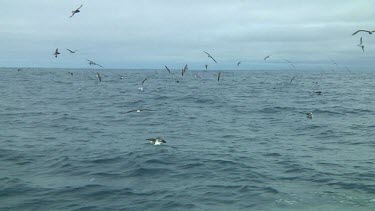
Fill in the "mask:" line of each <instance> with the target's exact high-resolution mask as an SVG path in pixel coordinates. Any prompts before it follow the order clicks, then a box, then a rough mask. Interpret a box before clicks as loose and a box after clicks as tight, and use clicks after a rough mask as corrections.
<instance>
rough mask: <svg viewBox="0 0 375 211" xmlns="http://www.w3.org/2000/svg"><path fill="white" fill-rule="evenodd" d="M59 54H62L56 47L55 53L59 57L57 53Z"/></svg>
mask: <svg viewBox="0 0 375 211" xmlns="http://www.w3.org/2000/svg"><path fill="white" fill-rule="evenodd" d="M59 54H60V52H59V49H58V48H56V50H55V53H54V54H53V55H55V57H56V58H57V55H59Z"/></svg>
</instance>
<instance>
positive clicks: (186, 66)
mask: <svg viewBox="0 0 375 211" xmlns="http://www.w3.org/2000/svg"><path fill="white" fill-rule="evenodd" d="M186 70H188V65H185V67H184V68H182V70H181V75H182V76H184V75H185V72H186Z"/></svg>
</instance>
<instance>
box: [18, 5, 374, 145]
mask: <svg viewBox="0 0 375 211" xmlns="http://www.w3.org/2000/svg"><path fill="white" fill-rule="evenodd" d="M82 7H83V5H81V6H79V7H78V8H77V9H75V10H73V11H72V14H71V15H70V18H72V17H73V16H74V15H76V14H77V13H80V12H81V11H80V9H81V8H82ZM374 32H375V30H372V31H370V30H362V29H361V30H357V31H356V32H354V33H353V34H352V36H354V35H356V34H358V33H368V34H370V35H371V34H373V33H374ZM357 46H358V47H360V48H361V49H362V51H363V52H364V51H365V46H364V42H363V37H362V36H361V37H360V40H359V44H358V45H357ZM66 50H67V51H68V52H70V53H71V54H74V53H76V52H78V50H71V49H68V48H67V49H66ZM203 52H204V53H205V54H206V55H207V57H208V58H210V59H211V60H212V61H213V62H215V63H218V62H217V60H216V59H215V58H214V57H213V56H212V55H211V54H210V53H208V52H206V51H203ZM59 54H60V52H59V49H58V48H56V50H55V52H54V54H53V55H54V56H55V57H56V58H57V57H58V55H59ZM269 58H271V55H267V56H266V57H264V59H263V60H264V61H265V60H267V59H269ZM282 60H283V61H284V62H286V63H287V64H289V65H290V66H291V68H293V69H294V70H296V67H295V65H294V64H293V63H292V62H291V61H289V60H287V59H284V58H282ZM86 61H87V62H88V64H89V65H93V66H98V67H101V68H103V66H102V65H100V64H98V63H96V62H94V61H92V60H90V59H86ZM242 62H243V61H239V62H238V63H237V66H240V65H241V63H242ZM332 62H333V63H334V64H335V65H336V66H337V63H336V62H334V61H332ZM165 68H166V70H167V71H168V73H172V72H171V70H170V69H169V68H168V67H167V66H165ZM345 68H346V70H347V71H348V72H350V70H349V68H347V67H346V66H345ZM21 69H22V68H21ZM21 69H18V71H20V70H21ZM205 69H206V70H207V69H208V64H205ZM187 70H188V65H187V64H186V65H185V66H184V67H183V68H182V69H181V76H182V77H183V76H184V75H185V74H186V71H187ZM332 71H333V69H332ZM70 74H71V75H73V73H71V72H70ZM96 76H97V78H98V80H99V82H101V81H102V77H101V75H100V73H99V72H97V73H96ZM150 77H151V76H147V77H146V78H145V79H144V80H143V81H142V82H141V84H142V85H143V84H144V83H145V82H146V81H147V80H148V79H149V78H150ZM194 77H200V76H199V75H198V74H196V75H194ZM216 77H217V81H220V78H221V72H218V74H216ZM295 78H296V76H293V78H292V79H291V80H290V83H292V81H293V80H294V79H295ZM176 82H179V81H178V80H177V81H176ZM316 83H317V82H316ZM139 89H140V90H141V91H143V88H142V87H140V88H139ZM315 94H318V95H320V94H322V92H321V91H317V92H315ZM145 110H148V109H136V110H131V111H128V112H126V113H131V112H138V113H139V112H142V111H145ZM306 116H307V118H309V119H312V118H313V113H312V112H308V113H306ZM146 140H148V141H150V143H151V144H154V145H161V144H164V143H166V141H165V140H164V139H162V138H160V137H157V138H150V139H146Z"/></svg>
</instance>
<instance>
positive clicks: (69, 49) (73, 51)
mask: <svg viewBox="0 0 375 211" xmlns="http://www.w3.org/2000/svg"><path fill="white" fill-rule="evenodd" d="M66 50H67V51H69V52H70V53H75V52H77V50H75V51H72V50H70V49H68V48H67V49H66Z"/></svg>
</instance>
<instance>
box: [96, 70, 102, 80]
mask: <svg viewBox="0 0 375 211" xmlns="http://www.w3.org/2000/svg"><path fill="white" fill-rule="evenodd" d="M96 76H97V77H98V79H99V82H102V77H101V76H100V74H99V72H96Z"/></svg>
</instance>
